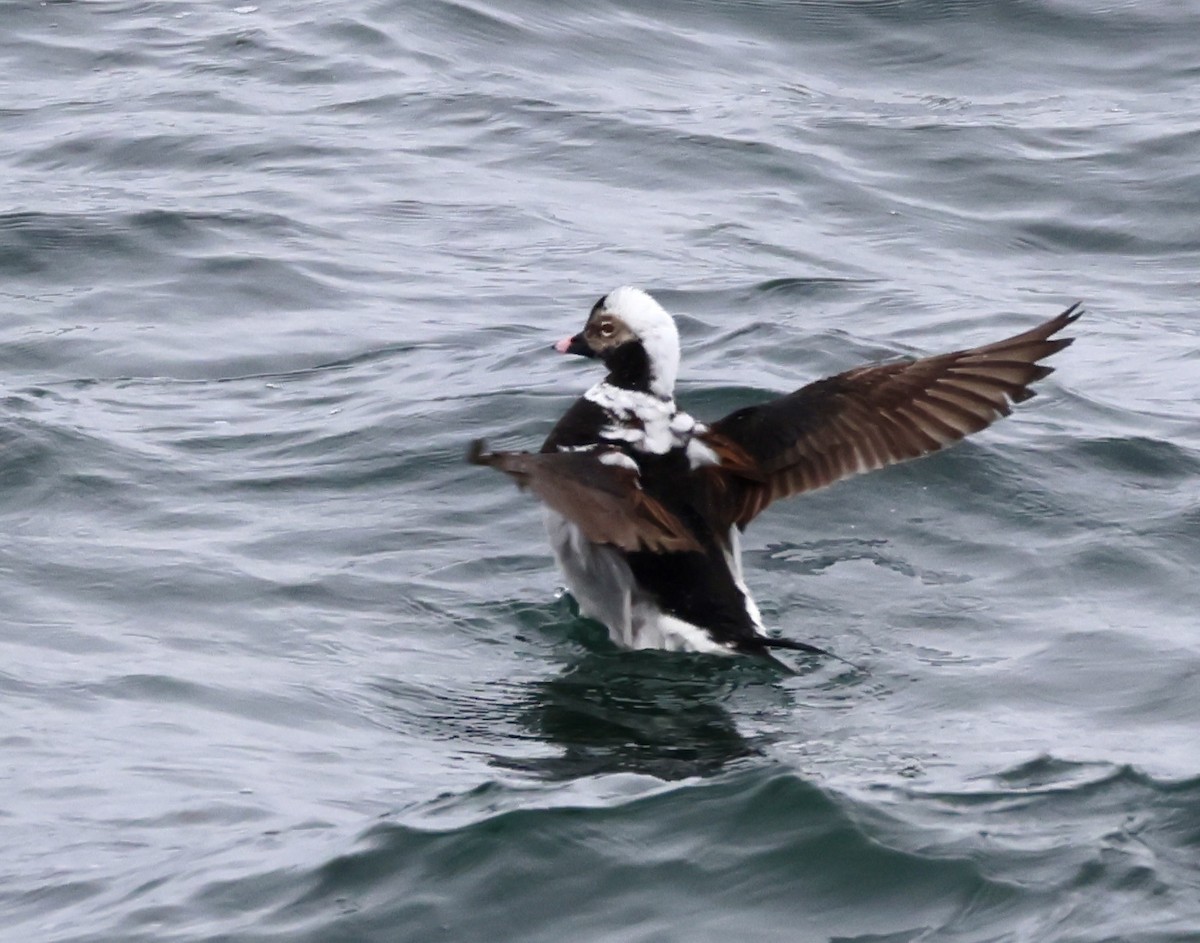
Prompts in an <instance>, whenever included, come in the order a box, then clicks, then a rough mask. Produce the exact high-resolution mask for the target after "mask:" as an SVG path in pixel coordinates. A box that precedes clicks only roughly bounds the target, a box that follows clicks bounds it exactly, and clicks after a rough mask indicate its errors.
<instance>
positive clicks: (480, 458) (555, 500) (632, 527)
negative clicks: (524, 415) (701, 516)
mask: <svg viewBox="0 0 1200 943" xmlns="http://www.w3.org/2000/svg"><path fill="white" fill-rule="evenodd" d="M604 454H605V453H604V452H536V453H531V452H489V451H487V444H486V443H485V442H484V441H483V440H482V439H477V440H476V441H475V442H473V443H471V447H470V450H469V451H468V452H467V461H469V462H471V463H472V464H474V465H490V466H491V467H492V468H496V469H499V470H500V471H502V472H504V473H505V474H507V475H509V476H510V477H511V478H513V479H514V480H515V481H516V483H517V484H518V485H519V486H520V487H521V488H523V489H525V488H528V489H529V490H530V491H532V492H533V493H534V494H535V495H537V497H538V498H540V499H541V500H542V502H543V503H544V504H546V506H547V507H549V508H551V509H552V510H554V511H557V512H558V513H559V514H561V515H562V516H563V517H565V518H567V520H569V521H571V522H572V523H574V524H575V525H577V526H578V527H579V529H580V530H582V531H583V534H584V536H586V537H587V539H588V540H590V541H592V542H593V543H599V544H610V545H612V546H615V547H619V548H620V549H621V550H624V551H626V552H629V553H632V552H634V551H637V550H650V551H654V552H658V553H670V552H682V551H688V550H695V551H699V550H701V547H700V544H699V542H698V541H697V540H696V537H695V535H693V534H692V532H691V531H690V530H689V529H688V528H687V527H686V526H684V524H683V522H682V521H680V520H679V518H678V517H677V516H676V515H675V514H673V513H671V511H669V510H667V508H666V507H664V506H663V504H662V503H661V502H660V501H657V500H655V499H654V498H653V497H651V496H650V495H648V494H646V492H644V491H643V490H642V488H641V485H640V483H639V476H638V473H637V471H635V470H634V468H632V467H629V466H627V465H625V464H623V463H622V464H606V463H605V462H602V461H601V460H600V459H601V456H602V455H604Z"/></svg>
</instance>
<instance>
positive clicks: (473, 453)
mask: <svg viewBox="0 0 1200 943" xmlns="http://www.w3.org/2000/svg"><path fill="white" fill-rule="evenodd" d="M493 458H495V456H494V455H493V454H492V453H491V452H489V451H488V450H487V439H472V440H471V444H470V445H468V446H467V454H466V460H467V464H468V465H490V464H492V462H491V460H492V459H493Z"/></svg>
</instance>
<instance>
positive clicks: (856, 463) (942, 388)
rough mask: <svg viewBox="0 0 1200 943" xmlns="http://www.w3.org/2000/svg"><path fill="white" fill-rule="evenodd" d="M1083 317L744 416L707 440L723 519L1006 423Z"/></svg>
mask: <svg viewBox="0 0 1200 943" xmlns="http://www.w3.org/2000/svg"><path fill="white" fill-rule="evenodd" d="M1081 313H1082V312H1081V311H1080V310H1079V304H1078V303H1076V304H1073V305H1072V306H1071V307H1070V308H1068V309H1067V310H1066V311H1064V312H1063V313H1062V314H1060V315H1058V317H1055V318H1051V319H1050V320H1049V321H1046V322H1045V323H1044V324H1041V325H1039V326H1038V327H1035V328H1033V329H1032V330H1029V331H1026V332H1024V333H1023V334H1018V335H1016V336H1015V337H1010V338H1008V339H1007V340H1003V341H999V342H997V343H994V344H987V345H985V346H983V347H974V348H972V349H970V350H960V351H955V352H954V353H950V354H941V355H940V356H935V357H922V358H921V359H919V360H900V361H889V362H886V363H875V364H867V365H866V366H862V367H857V368H855V369H853V370H848V371H846V372H845V373H839V374H838V375H837V376H833V377H829V378H827V379H824V380H818V381H817V382H815V383H810V384H809V385H808V386H805V387H802V388H800V389H799V390H797V391H796V392H794V393H790V394H788V395H787V396H782V397H780V398H779V399H776V400H772V401H771V402H768V403H763V404H761V405H759V406H750V407H748V408H746V409H739V410H737V411H736V412H734V413H731V414H730V415H728V416H726V417H725V418H724V419H722V420H720V421H719V422H715V423H713V424H712V425H711V426H710V428H709V431H708V432H707V433H705V434H703V435H702V436H701V438H702V440H703V441H704V442H705V443H706V444H707V445H708V446H709V447H710V448H712V449H713V451H714V452H715V453H716V455H717V457H718V459H719V460H720V461H719V462H718V464H715V465H711V466H708V467H707V468H706V469H705V471H706V473H707V474H708V478H709V485H710V488H709V490H710V497H711V500H712V508H713V512H714V513H715V515H716V517H717V519H718V521H719V522H720V523H723V524H725V525H727V526H729V525H733V524H737V525H738V526H739V527H745V526H746V524H748V523H749V522H750V521H751V520H753V519H754V518H755V517H757V516H758V514H759V513H760V512H761V511H762V510H763V509H764V508H766V507H767V505H769V504H770V503H771V502H772V501H775V500H777V499H779V498H785V497H788V496H790V495H794V494H799V493H800V492H803V491H813V490H815V489H817V488H823V487H825V486H826V485H829V484H833V482H835V481H840V480H841V479H843V478H848V477H850V476H851V475H856V474H859V473H860V472H865V471H871V470H872V469H876V468H882V467H883V466H884V465H891V464H892V463H894V462H902V461H904V460H906V459H910V458H917V457H918V456H921V455H928V454H929V453H930V452H936V451H937V450H938V449H940V448H942V447H944V446H946V445H949V444H951V443H953V442H957V441H958V440H959V439H961V438H963V437H964V436H967V435H970V434H971V433H972V432H978V431H979V430H980V429H984V428H986V427H987V426H989V425H991V424H992V423H993V422H995V421H996V420H997V419H999V418H1000V417H1001V416H1007V415H1008V413H1009V412H1010V410H1011V404H1013V403H1019V402H1022V401H1023V400H1027V399H1029V397H1031V396H1033V395H1034V394H1033V391H1032V390H1031V389H1029V384H1031V383H1033V382H1035V381H1037V380H1040V379H1042V378H1043V377H1045V376H1046V375H1048V374H1049V373H1051V372H1052V371H1053V368H1052V367H1047V366H1043V365H1042V364H1041V363H1040V361H1042V360H1043V359H1045V358H1046V357H1049V356H1050V355H1051V354H1054V353H1057V352H1058V351H1060V350H1062V349H1063V348H1064V347H1066V346H1067V345H1069V344H1070V343H1071V342H1072V340H1073V339H1072V338H1063V337H1054V335H1055V334H1057V333H1058V332H1059V331H1061V330H1062V329H1063V328H1065V327H1066V326H1067V325H1068V324H1071V323H1072V322H1073V321H1075V320H1076V319H1077V318H1078V317H1079V315H1080V314H1081Z"/></svg>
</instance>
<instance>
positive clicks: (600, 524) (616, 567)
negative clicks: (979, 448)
mask: <svg viewBox="0 0 1200 943" xmlns="http://www.w3.org/2000/svg"><path fill="white" fill-rule="evenodd" d="M1081 314H1082V311H1081V309H1080V303H1078V302H1076V303H1075V304H1073V305H1071V306H1070V307H1069V308H1067V309H1066V310H1065V311H1063V312H1062V313H1061V314H1059V315H1057V316H1055V317H1053V318H1050V319H1049V320H1047V321H1044V322H1043V323H1041V324H1039V325H1038V326H1036V327H1033V328H1031V329H1029V330H1026V331H1024V332H1023V333H1020V334H1016V335H1014V336H1012V337H1008V338H1006V339H1004V340H1000V341H996V342H994V343H990V344H985V345H983V346H979V347H972V348H968V349H964V350H957V351H953V352H951V353H945V354H938V355H935V356H927V357H919V358H903V359H894V360H886V361H881V362H875V363H868V364H864V365H861V366H856V367H853V368H852V369H849V370H846V371H845V372H843V373H838V374H836V375H834V376H830V377H826V378H824V379H819V380H816V381H814V382H811V383H808V384H807V385H804V386H801V387H799V388H798V389H796V390H795V391H794V392H791V393H787V394H786V395H782V396H776V397H774V398H770V399H767V400H765V401H764V402H761V403H759V404H756V405H752V406H747V407H744V408H741V409H737V410H734V411H733V412H731V413H729V415H727V416H724V417H723V418H721V419H717V420H716V421H712V422H701V421H698V420H697V419H695V418H693V417H692V416H691V415H690V414H689V413H687V412H686V411H684V410H683V409H682V408H680V406H679V405H678V404H677V402H676V400H675V383H676V379H677V376H678V372H679V364H680V342H679V331H678V328H677V326H676V324H675V320H674V318H673V317H672V316H671V315H670V314H669V313H668V312H667V311H666V310H665V309H664V308H663V307H662V305H660V304H659V303H658V302H657V301H656V300H655V299H654V298H653V297H652V296H651V295H650V294H649V293H647V292H646V291H643V290H642V289H640V288H635V287H632V286H623V287H621V288H617V289H616V290H614V291H611V292H609V293H608V294H606V295H604V296H603V297H601V298H600V300H599V301H597V302H596V303H595V304H594V305H593V306H592V308H591V311H590V312H589V314H588V317H587V320H586V322H585V324H584V326H583V329H582V330H581V331H580V332H579V333H577V334H574V335H572V336H569V337H565V338H563V339H562V340H560V341H558V342H557V343H556V344H555V345H554V349H555V350H556V351H558V352H559V353H561V354H566V355H573V356H578V357H583V358H589V359H594V360H597V361H599V362H600V363H601V364H602V365H603V367H604V369H605V371H606V373H605V376H604V378H603V379H601V380H600V381H599V382H597V383H596V384H595V385H593V386H592V387H591V388H590V389H588V390H587V391H586V392H585V393H584V394H583V395H582V396H581V397H579V398H578V399H576V400H575V401H574V402H573V403H572V404H571V406H570V407H569V408H568V409H567V411H566V412H565V413H564V414H563V415H562V417H561V418H560V419H559V420H558V422H557V423H556V424H555V425H554V427H553V428H552V429H551V430H550V433H549V435H548V436H547V438H546V440H545V442H543V443H542V446H541V448H540V450H539V451H537V452H528V451H491V450H489V449H488V446H487V443H486V441H485V440H483V439H476V440H475V441H474V442H472V443H471V445H470V447H469V449H468V454H467V459H468V461H469V462H471V463H472V464H475V465H481V466H488V467H491V468H493V469H496V470H498V471H501V472H503V473H505V474H506V475H508V476H509V477H510V478H512V479H513V480H515V482H516V483H517V485H518V486H519V487H520V488H522V489H524V490H527V491H529V492H531V493H532V494H533V495H534V496H536V497H537V498H538V499H539V500H540V502H541V504H542V508H543V515H544V519H545V528H546V534H547V536H548V538H549V543H550V547H551V549H552V551H553V553H554V557H555V559H556V560H557V562H558V566H559V569H560V570H561V572H562V575H563V578H564V580H565V582H566V588H567V590H568V591H569V592H570V593H571V595H572V596H573V597H574V599H575V601H576V602H577V604H578V607H579V612H580V614H581V615H583V616H585V617H587V618H590V619H593V620H596V621H597V622H600V623H602V624H603V625H604V626H605V627H606V628H607V630H608V634H609V637H610V638H611V640H612V641H613V642H614V643H615V644H616V645H617V646H619V647H620V648H625V649H662V650H666V651H675V652H703V653H711V654H718V655H757V656H762V657H766V658H768V659H770V660H776V659H774V657H773V655H772V654H771V652H772V651H773V650H776V649H790V650H793V651H801V652H808V653H812V654H816V655H829V654H830V653H829V652H827V651H826V650H825V649H823V648H821V647H819V646H817V645H815V644H813V643H811V642H807V641H802V640H798V639H791V638H786V637H781V636H777V635H772V634H770V633H769V632H768V631H767V629H766V628H765V627H764V625H763V619H762V615H761V613H760V611H759V608H758V606H757V604H756V603H755V601H754V597H753V596H752V595H751V593H750V590H749V588H748V587H747V585H746V579H745V573H744V570H743V567H742V559H741V534H742V533H743V532H744V530H745V529H746V527H747V526H748V525H749V524H750V523H751V522H752V521H753V520H754V519H755V518H757V517H758V516H759V514H761V513H762V512H763V511H764V510H766V508H767V507H768V506H769V505H771V504H773V503H774V502H776V501H779V500H781V499H783V498H788V497H792V496H795V495H799V494H804V493H807V492H811V491H816V490H818V489H820V488H825V487H827V486H829V485H832V484H834V483H835V482H838V481H841V480H843V479H845V478H849V477H851V476H854V475H859V474H863V473H865V472H869V471H873V470H875V469H879V468H883V467H885V466H887V465H892V464H895V463H897V462H903V461H909V460H911V459H916V458H920V457H923V456H927V455H931V454H933V453H935V452H938V451H940V450H941V449H943V448H945V447H947V446H950V445H952V444H954V443H956V442H958V441H960V440H962V439H963V438H965V437H966V436H968V435H972V434H974V433H976V432H979V431H981V430H983V429H986V428H987V427H988V426H990V425H991V424H992V423H993V422H995V421H996V420H998V419H1000V418H1002V417H1004V416H1007V415H1009V413H1010V412H1011V410H1012V407H1013V406H1014V405H1015V404H1017V403H1021V402H1024V401H1025V400H1027V399H1029V398H1030V397H1032V396H1033V395H1034V391H1033V390H1032V389H1031V385H1032V384H1034V383H1036V382H1037V381H1039V380H1042V379H1044V378H1045V377H1046V376H1048V375H1049V374H1050V373H1051V372H1052V370H1053V368H1052V367H1049V366H1046V365H1045V364H1043V363H1042V361H1043V360H1045V359H1046V358H1048V357H1050V356H1051V355H1053V354H1056V353H1058V352H1059V351H1061V350H1062V349H1063V348H1065V347H1067V346H1068V345H1070V344H1071V343H1072V342H1073V340H1074V338H1071V337H1063V336H1060V332H1061V331H1062V330H1063V329H1065V328H1066V327H1067V326H1068V325H1070V324H1072V323H1073V322H1075V321H1076V320H1077V319H1078V318H1079V317H1080V315H1081ZM834 657H837V656H834Z"/></svg>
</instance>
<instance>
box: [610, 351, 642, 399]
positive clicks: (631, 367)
mask: <svg viewBox="0 0 1200 943" xmlns="http://www.w3.org/2000/svg"><path fill="white" fill-rule="evenodd" d="M603 356H604V365H605V366H606V367H608V377H607V380H608V382H609V383H611V384H612V385H613V386H619V387H620V388H621V389H623V390H636V391H637V392H639V393H649V392H650V380H651V376H650V357H649V356H648V355H647V353H646V348H645V347H643V346H642V342H641V341H630V342H629V343H627V344H622V345H621V346H620V347H616V348H614V349H613V350H611V351H606V352H605V353H604V355H603Z"/></svg>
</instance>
